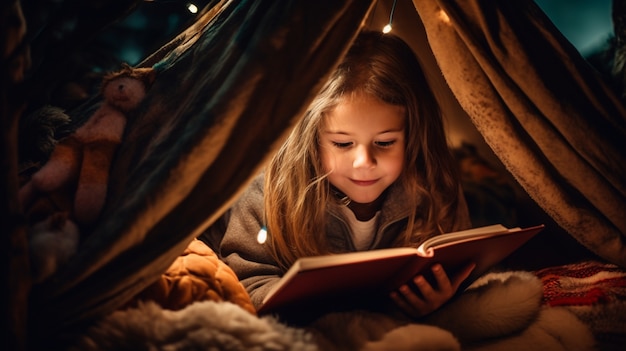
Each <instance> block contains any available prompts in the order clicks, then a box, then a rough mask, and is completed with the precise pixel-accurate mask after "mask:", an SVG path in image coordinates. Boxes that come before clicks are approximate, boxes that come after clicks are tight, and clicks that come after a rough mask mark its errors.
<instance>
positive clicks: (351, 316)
mask: <svg viewBox="0 0 626 351" xmlns="http://www.w3.org/2000/svg"><path fill="white" fill-rule="evenodd" d="M541 297H542V285H541V281H540V280H539V279H538V278H537V277H536V276H534V275H533V274H531V273H528V272H507V273H491V274H488V275H486V276H484V277H483V278H481V279H479V280H478V281H476V282H475V283H474V284H473V285H472V286H471V287H470V288H468V290H467V291H466V292H464V293H463V294H462V295H461V296H459V298H457V299H455V300H454V301H451V302H450V303H449V304H447V305H446V306H444V307H442V308H441V309H440V310H439V311H437V312H436V313H434V314H432V315H430V316H428V318H426V319H425V320H424V321H423V322H422V323H419V324H418V323H408V322H407V321H406V320H402V319H398V318H393V317H390V316H387V315H382V314H378V313H372V312H365V311H355V312H349V313H336V314H329V315H326V316H324V317H322V318H320V319H319V320H317V321H315V322H314V323H312V324H311V325H310V326H309V327H308V328H306V329H298V328H292V327H289V326H286V325H284V324H281V323H280V322H278V321H277V320H276V319H274V318H272V317H261V318H259V317H256V316H254V315H252V314H250V313H248V312H246V311H245V310H243V309H242V308H240V307H239V306H237V305H234V304H231V303H226V302H221V303H218V302H212V301H205V302H198V303H194V304H191V305H189V306H187V307H186V308H185V309H183V310H180V311H169V310H163V309H161V308H160V307H158V306H157V305H155V304H151V303H146V304H142V305H140V306H139V307H137V308H134V309H129V310H124V311H117V312H115V313H113V314H111V315H110V316H108V317H107V318H104V319H103V320H102V321H101V322H100V323H98V324H97V325H96V326H94V327H92V328H91V329H90V330H89V331H88V332H87V333H86V334H85V335H83V336H82V337H81V339H80V340H79V343H78V344H77V346H76V347H75V348H74V350H137V349H139V350H242V351H243V350H277V351H278V350H294V351H295V350H304V351H314V350H328V351H330V350H342V351H345V350H363V351H383V350H384V351H387V350H389V351H390V350H394V351H401V350H461V349H463V350H476V351H478V350H480V351H492V350H512V351H516V350H548V351H552V350H555V351H556V350H563V351H565V350H567V351H586V350H594V349H595V348H594V347H595V346H594V339H593V336H592V334H591V332H590V330H589V329H588V328H587V326H586V325H584V324H583V323H582V322H581V321H580V320H579V319H578V318H577V317H576V316H575V315H573V314H572V313H571V312H569V311H568V310H567V309H565V308H561V307H542V304H541Z"/></svg>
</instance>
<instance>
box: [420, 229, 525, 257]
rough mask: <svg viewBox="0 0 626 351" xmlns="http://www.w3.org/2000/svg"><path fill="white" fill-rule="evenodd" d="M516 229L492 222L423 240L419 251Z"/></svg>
mask: <svg viewBox="0 0 626 351" xmlns="http://www.w3.org/2000/svg"><path fill="white" fill-rule="evenodd" d="M518 230H520V228H513V229H509V228H507V227H505V226H503V225H501V224H494V225H488V226H485V227H479V228H472V229H467V230H461V231H458V232H452V233H446V234H441V235H437V236H434V237H432V238H430V239H428V240H426V241H424V243H422V245H421V246H420V252H422V253H426V252H428V249H430V248H433V247H438V246H442V245H445V244H449V243H460V242H464V241H467V240H475V239H478V238H481V237H485V236H492V235H499V234H506V233H509V232H512V231H518Z"/></svg>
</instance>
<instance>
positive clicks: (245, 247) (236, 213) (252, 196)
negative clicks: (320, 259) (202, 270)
mask: <svg viewBox="0 0 626 351" xmlns="http://www.w3.org/2000/svg"><path fill="white" fill-rule="evenodd" d="M263 179H264V178H263V176H262V175H260V176H258V177H257V178H256V179H254V180H253V181H252V183H251V184H250V185H249V187H248V188H247V189H246V190H245V191H244V193H243V194H242V196H241V197H240V198H239V199H238V200H237V201H236V202H235V204H234V205H233V206H232V207H231V209H230V216H229V219H228V223H227V226H226V232H225V234H224V237H223V239H222V241H221V244H220V255H221V257H222V258H223V260H224V262H226V264H228V266H230V267H231V269H232V270H233V271H234V272H235V274H237V277H238V278H239V280H240V282H241V284H243V286H244V287H245V288H246V290H247V291H248V294H250V299H251V300H252V303H253V305H254V306H255V307H256V308H258V307H259V306H260V305H261V302H262V301H263V298H264V297H265V295H267V293H268V291H269V289H271V287H272V286H273V285H274V284H276V283H277V282H278V280H279V279H280V276H282V274H283V273H284V272H283V271H282V270H281V269H280V268H279V267H278V265H277V263H276V262H275V261H274V260H273V258H272V257H271V255H270V254H269V253H268V251H267V249H266V247H265V245H264V244H262V243H259V242H258V240H257V236H258V233H259V231H260V230H261V228H262V227H263Z"/></svg>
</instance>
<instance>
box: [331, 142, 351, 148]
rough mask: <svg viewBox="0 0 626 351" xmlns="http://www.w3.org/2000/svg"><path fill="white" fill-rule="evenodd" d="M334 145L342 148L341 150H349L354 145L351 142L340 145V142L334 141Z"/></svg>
mask: <svg viewBox="0 0 626 351" xmlns="http://www.w3.org/2000/svg"><path fill="white" fill-rule="evenodd" d="M332 143H333V145H334V146H335V147H337V148H340V149H345V148H348V147H350V146H351V145H352V142H349V141H348V142H345V143H340V142H338V141H333V142H332Z"/></svg>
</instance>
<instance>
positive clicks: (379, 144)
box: [374, 140, 396, 148]
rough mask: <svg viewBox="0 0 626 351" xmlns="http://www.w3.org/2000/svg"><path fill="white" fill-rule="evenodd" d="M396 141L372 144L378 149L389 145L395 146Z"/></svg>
mask: <svg viewBox="0 0 626 351" xmlns="http://www.w3.org/2000/svg"><path fill="white" fill-rule="evenodd" d="M395 143H396V141H395V140H390V141H376V142H374V144H376V145H377V146H379V147H382V148H385V147H390V146H391V145H393V144H395Z"/></svg>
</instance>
